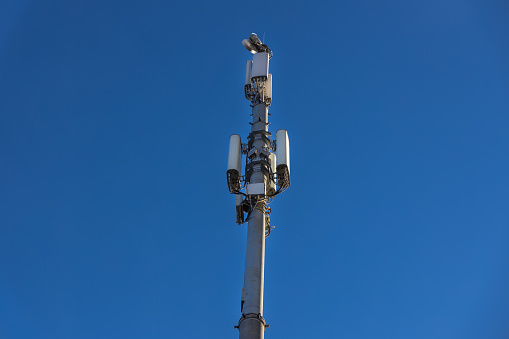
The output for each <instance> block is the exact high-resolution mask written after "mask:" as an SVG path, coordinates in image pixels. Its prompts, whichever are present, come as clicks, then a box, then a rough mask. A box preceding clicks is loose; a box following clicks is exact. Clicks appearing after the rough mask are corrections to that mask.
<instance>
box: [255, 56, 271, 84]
mask: <svg viewBox="0 0 509 339" xmlns="http://www.w3.org/2000/svg"><path fill="white" fill-rule="evenodd" d="M268 75H269V53H267V52H261V53H256V54H254V55H253V70H252V74H251V78H257V77H263V78H265V79H267V76H268Z"/></svg>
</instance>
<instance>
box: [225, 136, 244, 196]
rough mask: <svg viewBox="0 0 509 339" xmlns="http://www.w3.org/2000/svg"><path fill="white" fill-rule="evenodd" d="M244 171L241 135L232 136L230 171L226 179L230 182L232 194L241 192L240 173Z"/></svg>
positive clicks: (229, 157) (229, 160) (229, 159)
mask: <svg viewBox="0 0 509 339" xmlns="http://www.w3.org/2000/svg"><path fill="white" fill-rule="evenodd" d="M241 170H242V145H241V142H240V135H238V134H232V135H230V147H229V150H228V170H227V171H226V177H227V180H228V188H229V189H230V192H238V191H239V190H240V173H241Z"/></svg>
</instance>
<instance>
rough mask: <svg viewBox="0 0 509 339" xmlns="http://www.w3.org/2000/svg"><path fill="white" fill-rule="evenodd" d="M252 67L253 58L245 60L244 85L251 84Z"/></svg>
mask: <svg viewBox="0 0 509 339" xmlns="http://www.w3.org/2000/svg"><path fill="white" fill-rule="evenodd" d="M252 69H253V60H248V61H247V62H246V82H245V84H246V85H251V70H252Z"/></svg>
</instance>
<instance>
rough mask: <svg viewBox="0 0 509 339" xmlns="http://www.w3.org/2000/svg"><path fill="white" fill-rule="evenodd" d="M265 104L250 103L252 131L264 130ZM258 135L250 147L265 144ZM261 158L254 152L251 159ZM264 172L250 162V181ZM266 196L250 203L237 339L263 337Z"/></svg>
mask: <svg viewBox="0 0 509 339" xmlns="http://www.w3.org/2000/svg"><path fill="white" fill-rule="evenodd" d="M267 120H268V106H267V105H266V104H265V103H260V104H258V105H256V106H254V107H253V123H252V127H251V135H252V136H253V135H257V134H256V133H253V132H259V131H263V132H268V121H267ZM266 146H267V145H266V143H265V141H264V140H263V139H262V138H256V137H255V136H253V143H252V148H256V149H262V148H263V147H266ZM259 160H262V159H261V157H260V154H259V153H258V154H257V155H256V156H255V157H254V158H253V162H254V163H256V161H259ZM267 182H268V175H267V173H266V172H264V171H262V168H261V165H253V172H252V174H251V177H250V179H249V183H250V184H258V183H264V184H267ZM265 211H266V200H265V197H260V198H259V200H258V201H257V202H256V203H255V204H254V206H252V207H251V213H250V215H249V219H248V226H247V244H246V264H245V270H244V289H243V298H242V299H243V301H241V304H242V307H241V311H242V317H241V318H240V320H239V338H240V339H263V337H264V331H265V320H264V319H263V275H264V266H265V228H266V219H265Z"/></svg>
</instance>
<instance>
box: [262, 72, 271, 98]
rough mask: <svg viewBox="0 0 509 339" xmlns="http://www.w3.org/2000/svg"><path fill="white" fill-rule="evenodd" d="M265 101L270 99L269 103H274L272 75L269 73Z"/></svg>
mask: <svg viewBox="0 0 509 339" xmlns="http://www.w3.org/2000/svg"><path fill="white" fill-rule="evenodd" d="M264 95H265V100H267V99H268V101H269V102H272V74H270V73H269V76H268V77H267V82H265V90H264Z"/></svg>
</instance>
